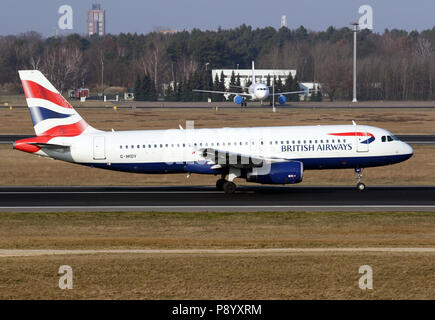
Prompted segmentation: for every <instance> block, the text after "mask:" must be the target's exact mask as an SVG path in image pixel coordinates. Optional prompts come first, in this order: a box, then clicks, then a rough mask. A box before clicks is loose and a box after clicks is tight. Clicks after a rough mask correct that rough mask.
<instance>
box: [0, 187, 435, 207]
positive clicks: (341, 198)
mask: <svg viewBox="0 0 435 320" xmlns="http://www.w3.org/2000/svg"><path fill="white" fill-rule="evenodd" d="M289 210H294V211H297V210H300V211H319V210H321V211H343V210H346V211H349V210H351V211H379V210H382V211H435V186H428V187H406V186H404V187H400V186H394V187H370V186H369V187H367V188H366V190H364V191H362V192H361V191H357V190H356V189H355V188H354V187H330V186H325V187H309V186H288V187H287V186H282V187H281V186H240V187H238V190H237V193H235V194H232V195H226V194H224V193H223V192H220V191H217V190H216V189H215V188H214V187H209V186H204V187H1V188H0V211H3V212H5V211H14V212H15V211H18V212H29V211H32V212H33V211H38V212H49V211H56V212H59V211H88V212H96V211H289Z"/></svg>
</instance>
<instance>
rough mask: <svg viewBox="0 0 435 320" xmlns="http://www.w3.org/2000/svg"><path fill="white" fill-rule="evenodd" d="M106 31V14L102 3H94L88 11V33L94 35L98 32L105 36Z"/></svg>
mask: <svg viewBox="0 0 435 320" xmlns="http://www.w3.org/2000/svg"><path fill="white" fill-rule="evenodd" d="M105 33H106V14H105V11H104V10H101V5H100V4H93V5H92V9H91V10H89V11H88V20H87V34H88V36H89V37H90V36H92V35H94V34H97V35H99V36H104V34H105Z"/></svg>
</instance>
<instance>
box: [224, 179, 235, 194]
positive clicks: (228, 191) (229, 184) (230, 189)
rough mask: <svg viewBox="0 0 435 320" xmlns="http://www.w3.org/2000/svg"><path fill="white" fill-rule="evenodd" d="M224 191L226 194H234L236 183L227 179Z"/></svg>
mask: <svg viewBox="0 0 435 320" xmlns="http://www.w3.org/2000/svg"><path fill="white" fill-rule="evenodd" d="M224 192H225V194H233V193H234V192H236V184H235V183H234V182H231V181H225V183H224Z"/></svg>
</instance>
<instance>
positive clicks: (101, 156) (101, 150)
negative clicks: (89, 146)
mask: <svg viewBox="0 0 435 320" xmlns="http://www.w3.org/2000/svg"><path fill="white" fill-rule="evenodd" d="M105 159H106V141H105V138H104V137H94V160H105Z"/></svg>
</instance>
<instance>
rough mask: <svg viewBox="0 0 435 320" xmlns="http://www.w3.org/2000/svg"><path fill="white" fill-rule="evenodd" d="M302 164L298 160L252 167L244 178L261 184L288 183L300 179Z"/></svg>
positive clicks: (302, 169)
mask: <svg viewBox="0 0 435 320" xmlns="http://www.w3.org/2000/svg"><path fill="white" fill-rule="evenodd" d="M303 173H304V165H303V163H302V162H300V161H288V162H277V163H272V164H269V166H267V165H264V166H263V167H261V168H253V169H252V171H251V172H250V173H248V174H247V176H246V180H247V181H250V182H257V183H263V184H289V183H299V182H301V181H302V176H303Z"/></svg>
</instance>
